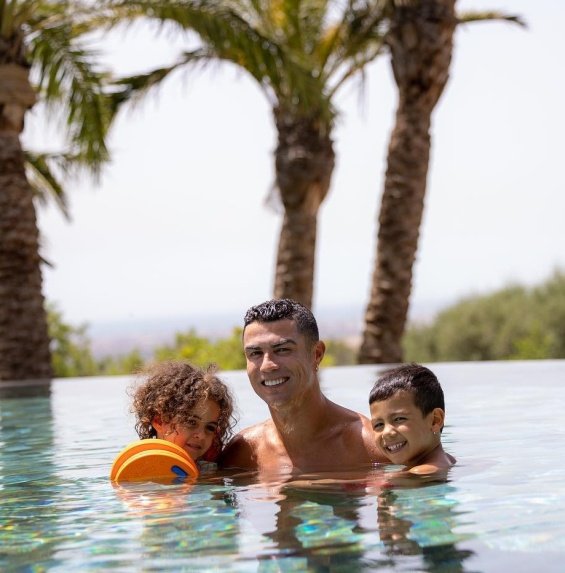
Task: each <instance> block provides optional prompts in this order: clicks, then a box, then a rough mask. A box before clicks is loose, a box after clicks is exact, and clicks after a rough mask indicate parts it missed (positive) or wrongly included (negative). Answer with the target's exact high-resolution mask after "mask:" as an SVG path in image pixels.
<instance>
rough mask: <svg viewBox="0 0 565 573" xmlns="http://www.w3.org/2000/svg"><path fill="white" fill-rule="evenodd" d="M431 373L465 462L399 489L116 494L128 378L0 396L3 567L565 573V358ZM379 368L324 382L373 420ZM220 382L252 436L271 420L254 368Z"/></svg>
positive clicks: (198, 488) (124, 490) (206, 481)
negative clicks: (444, 477)
mask: <svg viewBox="0 0 565 573" xmlns="http://www.w3.org/2000/svg"><path fill="white" fill-rule="evenodd" d="M431 367H432V369H433V370H434V371H435V372H436V373H437V375H438V377H439V379H440V381H441V383H442V386H443V388H444V392H445V396H446V409H447V417H446V421H447V425H446V428H445V430H444V433H443V442H444V447H445V449H446V450H447V451H448V452H450V453H452V454H453V455H455V456H456V457H457V459H458V463H457V464H456V465H455V466H454V467H453V469H452V470H451V473H450V476H449V481H448V482H447V483H443V484H436V485H430V486H427V487H419V488H417V487H415V488H409V489H408V488H404V489H387V490H379V488H378V487H371V488H367V489H365V488H362V487H357V488H355V487H351V488H349V487H347V488H344V487H340V486H333V485H331V484H330V485H324V484H325V482H319V485H320V487H314V488H311V487H305V486H303V485H301V484H300V483H296V482H294V483H290V484H289V483H284V482H285V479H286V478H283V477H282V476H281V477H279V478H277V476H273V477H272V478H269V479H268V480H262V481H261V480H259V479H258V478H257V476H254V475H249V474H234V473H233V472H231V473H226V474H209V475H204V476H202V478H201V479H199V480H198V482H197V483H186V484H177V485H163V484H157V483H131V484H127V485H126V484H124V485H120V486H116V485H115V484H114V485H113V484H112V483H111V482H110V481H109V479H108V474H109V471H110V466H111V464H112V461H113V459H114V457H115V455H116V454H117V453H118V451H119V450H120V449H122V447H123V446H125V445H126V444H127V443H129V442H130V441H132V440H134V439H136V435H135V432H134V430H133V417H132V416H131V414H130V413H129V412H128V408H129V398H128V396H127V392H126V390H127V388H128V387H129V386H130V385H131V383H132V379H131V378H128V377H112V378H111V377H108V378H84V379H66V380H55V381H53V382H51V384H50V385H45V386H40V385H38V386H34V385H27V384H26V385H19V386H9V385H6V384H4V385H0V446H1V447H0V570H1V571H3V572H9V571H30V572H32V571H33V572H41V571H61V572H63V571H65V572H68V571H124V572H126V571H148V572H151V571H175V572H176V571H198V572H204V571H210V572H212V571H222V572H231V571H234V572H247V571H257V572H262V573H263V572H264V573H270V572H286V571H289V572H290V571H312V572H334V571H335V572H344V573H352V572H365V571H383V572H386V571H438V572H458V571H468V572H507V571H512V572H522V571H523V572H528V573H529V572H532V571H544V572H553V571H555V572H557V571H559V572H561V571H565V518H564V514H565V422H564V421H563V419H564V416H563V408H564V406H565V361H532V362H494V363H458V364H435V365H432V366H431ZM378 370H379V369H378V368H377V367H372V366H355V367H342V368H327V369H325V370H323V371H322V373H321V380H322V387H323V389H324V392H325V393H326V394H327V395H328V396H329V397H330V398H332V399H333V400H335V401H337V402H339V403H341V404H344V405H346V406H348V407H350V408H353V409H356V410H359V411H362V412H364V413H368V406H367V396H368V392H369V389H370V387H371V386H372V383H373V381H374V379H375V376H376V373H377V372H378ZM222 377H223V379H224V380H225V381H226V382H227V383H228V384H229V385H230V386H231V387H232V388H233V389H234V393H235V394H236V396H237V399H238V404H239V410H240V423H239V426H240V427H244V426H247V425H249V424H251V423H254V422H257V421H260V420H262V419H264V418H266V417H267V416H268V411H267V409H266V407H265V405H264V404H263V403H262V402H261V401H260V400H259V399H258V398H257V397H256V396H255V394H253V392H252V391H251V390H250V388H249V384H248V382H247V377H246V375H245V373H244V372H226V373H224V374H223V375H222ZM372 471H373V472H380V471H382V469H380V468H375V469H374V470H372ZM321 477H328V476H321ZM330 477H331V476H330Z"/></svg>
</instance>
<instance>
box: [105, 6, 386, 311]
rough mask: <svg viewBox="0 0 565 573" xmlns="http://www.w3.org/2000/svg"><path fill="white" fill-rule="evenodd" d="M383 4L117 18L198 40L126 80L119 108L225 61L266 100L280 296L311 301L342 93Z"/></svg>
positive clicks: (377, 44)
mask: <svg viewBox="0 0 565 573" xmlns="http://www.w3.org/2000/svg"><path fill="white" fill-rule="evenodd" d="M379 5H380V1H379V0H372V1H370V0H367V1H353V0H352V1H349V2H342V1H340V2H338V1H336V0H334V1H327V0H326V1H323V0H294V1H287V2H279V1H275V0H224V1H218V0H184V1H175V2H171V1H169V0H162V1H151V0H131V1H130V0H120V1H108V2H107V3H106V7H107V9H108V15H107V17H108V18H109V19H112V18H114V21H115V22H120V21H123V20H124V19H131V20H135V19H136V18H144V17H149V18H151V19H157V20H158V21H160V22H162V23H163V24H169V25H172V26H173V27H174V28H177V29H178V28H179V27H180V28H181V29H183V30H191V31H193V32H195V33H196V35H197V36H198V38H199V40H200V46H199V47H198V48H196V49H195V50H193V51H190V52H184V53H183V54H181V55H180V57H179V59H178V61H177V62H175V63H174V64H172V65H171V66H168V67H164V68H161V69H159V70H153V71H151V72H149V73H147V74H145V75H143V76H136V77H132V78H129V79H124V80H123V81H122V82H121V84H120V85H121V86H122V89H121V90H119V91H118V92H117V93H116V103H117V105H120V104H122V103H124V102H125V101H127V100H128V99H130V98H132V97H133V96H134V95H136V94H139V93H142V92H143V91H144V90H147V89H148V88H149V87H151V86H153V85H155V84H158V83H160V82H161V81H162V80H163V79H164V78H165V77H167V76H168V75H169V74H170V73H171V72H173V71H175V70H177V69H178V68H179V67H183V66H196V65H202V64H206V63H210V62H217V61H222V62H228V63H231V64H234V65H236V66H237V67H239V68H242V69H243V70H245V71H246V72H247V73H249V74H250V75H251V77H252V78H254V79H255V80H256V81H257V83H258V84H259V86H260V88H261V89H262V91H263V92H264V93H265V95H266V97H267V98H268V100H269V102H270V104H271V106H272V111H273V118H274V123H275V127H276V130H277V134H278V143H277V147H276V151H275V179H276V180H275V186H276V189H277V191H278V193H279V196H280V200H281V203H282V206H283V209H284V217H283V222H282V228H281V231H280V238H279V244H278V253H277V263H276V275H275V281H274V283H275V284H274V296H275V297H279V298H282V297H288V298H293V299H295V300H298V301H300V302H302V303H303V304H305V305H307V306H311V304H312V292H313V281H314V258H315V248H316V224H317V215H318V210H319V208H320V205H321V204H322V201H323V200H324V199H325V197H326V195H327V194H328V190H329V188H330V181H331V176H332V172H333V168H334V162H335V152H334V148H333V141H332V130H333V127H334V120H335V117H336V110H335V108H334V106H333V104H332V102H333V99H334V96H335V94H336V92H337V91H338V90H339V89H340V88H341V87H342V86H343V85H344V83H346V82H347V80H349V79H350V78H351V77H352V76H354V75H355V74H356V73H358V72H362V70H363V69H364V67H365V66H366V64H368V63H369V62H371V61H372V60H374V59H375V58H376V57H377V56H378V55H379V54H380V53H381V51H382V49H383V42H382V35H381V33H380V32H381V31H380V28H379V26H378V24H379V21H380V10H379Z"/></svg>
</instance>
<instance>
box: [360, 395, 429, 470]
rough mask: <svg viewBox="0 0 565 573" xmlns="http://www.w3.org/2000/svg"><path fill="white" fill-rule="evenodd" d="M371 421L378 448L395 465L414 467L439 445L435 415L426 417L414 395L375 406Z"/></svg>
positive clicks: (391, 398)
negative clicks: (416, 402) (435, 434)
mask: <svg viewBox="0 0 565 573" xmlns="http://www.w3.org/2000/svg"><path fill="white" fill-rule="evenodd" d="M371 422H372V424H373V432H374V436H375V441H376V444H377V447H378V448H379V449H380V450H381V451H382V452H383V453H384V455H385V456H386V457H387V458H388V459H389V460H390V461H391V462H392V463H394V464H399V465H406V466H413V465H415V464H418V463H421V460H422V459H423V458H424V457H425V455H426V454H428V453H430V452H431V451H432V450H434V449H435V448H436V446H437V445H438V438H437V436H434V434H433V432H434V431H438V429H436V428H435V426H434V412H430V413H429V414H428V415H427V416H424V415H423V414H422V412H421V411H420V410H419V409H418V408H417V407H416V405H415V404H414V398H413V396H412V394H411V393H410V392H406V391H400V392H397V393H396V394H394V395H393V396H391V397H390V398H389V399H388V400H382V401H380V402H373V403H372V404H371Z"/></svg>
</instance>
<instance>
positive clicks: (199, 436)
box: [153, 400, 220, 460]
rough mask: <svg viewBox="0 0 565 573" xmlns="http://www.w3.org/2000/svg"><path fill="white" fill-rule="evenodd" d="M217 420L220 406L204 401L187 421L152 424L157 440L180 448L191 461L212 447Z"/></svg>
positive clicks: (210, 401) (211, 401)
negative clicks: (166, 441) (165, 441)
mask: <svg viewBox="0 0 565 573" xmlns="http://www.w3.org/2000/svg"><path fill="white" fill-rule="evenodd" d="M219 418H220V406H218V404H217V402H214V401H213V400H206V401H205V402H202V403H201V404H200V405H198V406H196V408H194V410H192V412H191V414H190V416H189V417H188V419H187V420H183V421H182V422H181V423H175V424H173V423H165V424H160V423H158V422H157V423H156V422H153V426H154V428H155V429H156V430H157V437H158V438H160V439H162V440H168V441H169V442H172V443H173V444H176V445H177V446H180V447H181V448H183V449H184V450H185V451H186V452H187V453H188V455H189V456H190V457H191V458H192V459H193V460H197V459H199V458H201V457H202V456H203V455H204V454H205V453H206V451H207V450H208V449H209V448H210V446H211V445H212V442H213V440H214V436H215V435H216V431H217V429H218V420H219Z"/></svg>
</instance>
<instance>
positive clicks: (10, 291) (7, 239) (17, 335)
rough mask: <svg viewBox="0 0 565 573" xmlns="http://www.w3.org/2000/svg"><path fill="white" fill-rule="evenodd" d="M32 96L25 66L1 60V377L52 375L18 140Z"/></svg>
mask: <svg viewBox="0 0 565 573" xmlns="http://www.w3.org/2000/svg"><path fill="white" fill-rule="evenodd" d="M34 101H35V96H34V93H33V90H32V88H31V86H30V85H29V80H28V70H27V68H26V67H25V66H19V65H16V64H3V65H2V64H0V380H22V379H38V378H49V377H51V375H52V371H51V356H50V352H49V336H48V332H47V318H46V312H45V308H44V299H43V295H42V279H41V269H40V262H41V260H40V257H39V232H38V229H37V222H36V217H35V208H34V205H33V196H32V191H31V188H30V186H29V184H28V181H27V179H26V174H25V168H24V155H23V152H22V148H21V144H20V134H21V132H22V130H23V118H24V114H25V112H26V111H27V110H28V109H29V108H31V107H32V106H33V104H34Z"/></svg>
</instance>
